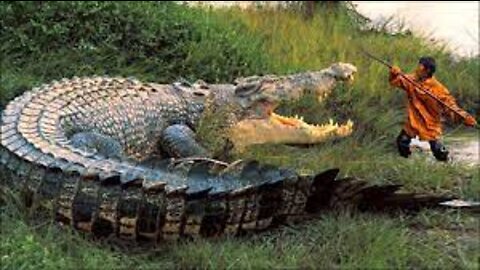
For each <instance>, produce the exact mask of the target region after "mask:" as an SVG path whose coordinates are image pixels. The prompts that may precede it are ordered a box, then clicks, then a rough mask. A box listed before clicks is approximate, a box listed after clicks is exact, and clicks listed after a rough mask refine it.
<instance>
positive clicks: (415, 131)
mask: <svg viewBox="0 0 480 270" xmlns="http://www.w3.org/2000/svg"><path fill="white" fill-rule="evenodd" d="M435 70H436V64H435V60H434V59H433V58H431V57H422V58H420V60H419V63H418V66H417V69H416V70H415V72H414V73H413V74H407V75H405V76H406V77H408V78H409V79H410V80H412V81H414V82H416V83H417V84H420V85H421V86H422V89H426V90H428V91H429V92H430V93H431V94H433V95H434V96H435V97H437V98H438V99H440V100H441V101H443V103H445V104H447V105H449V106H450V107H452V108H454V109H455V110H456V111H457V112H458V113H459V114H460V115H462V117H459V116H458V115H457V114H455V113H454V112H453V111H451V110H450V109H448V108H446V107H445V106H444V105H442V104H440V103H439V102H438V101H436V100H435V99H433V98H432V97H430V96H429V95H427V94H424V93H422V92H421V90H420V91H417V90H416V88H415V86H414V85H413V84H412V83H411V82H409V81H408V80H406V79H405V78H403V77H402V76H400V74H401V70H400V68H399V67H397V66H393V67H392V68H391V69H390V77H389V81H390V84H391V85H392V86H395V87H399V88H402V89H403V90H405V92H406V93H407V98H408V101H407V120H406V122H405V125H404V127H403V129H402V131H401V132H400V135H398V137H397V147H398V151H399V153H400V155H401V156H403V157H406V158H407V157H408V156H410V154H411V152H410V142H411V139H412V138H414V137H415V136H418V137H419V139H420V140H425V141H428V142H429V143H430V149H431V151H432V153H433V155H434V156H435V158H436V159H437V160H440V161H447V160H448V150H447V149H446V148H445V146H443V145H442V143H441V142H440V137H441V135H442V123H441V116H442V115H443V114H446V115H447V116H448V117H449V118H450V119H452V120H453V121H458V120H460V119H462V120H463V123H464V124H465V125H466V126H472V127H473V126H475V125H476V123H477V122H476V120H475V118H474V117H473V116H471V115H470V114H468V113H467V112H465V111H464V110H462V109H461V108H460V107H459V106H458V105H457V104H456V101H455V98H453V97H452V96H451V95H450V93H449V91H448V89H447V88H446V87H445V86H443V85H442V84H441V83H440V82H439V81H438V80H437V79H436V78H435V77H434V76H433V74H434V73H435Z"/></svg>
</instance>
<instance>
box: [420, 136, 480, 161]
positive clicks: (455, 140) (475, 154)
mask: <svg viewBox="0 0 480 270" xmlns="http://www.w3.org/2000/svg"><path fill="white" fill-rule="evenodd" d="M442 141H443V143H444V145H445V146H446V147H447V149H448V150H449V151H450V157H451V161H450V162H452V163H457V164H461V165H466V166H479V165H480V132H478V131H461V132H451V133H448V132H447V133H446V134H445V136H444V138H443V140H442ZM411 148H412V150H414V151H420V152H424V153H423V154H425V155H427V156H431V155H430V152H429V151H430V145H429V144H428V142H425V141H419V140H417V139H413V140H412V143H411ZM432 158H433V157H432Z"/></svg>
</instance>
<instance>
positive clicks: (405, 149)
mask: <svg viewBox="0 0 480 270" xmlns="http://www.w3.org/2000/svg"><path fill="white" fill-rule="evenodd" d="M411 141H412V138H411V137H410V136H408V135H407V133H406V132H405V131H404V130H402V131H401V132H400V134H399V135H398V137H397V147H398V152H399V153H400V155H401V156H402V157H404V158H408V157H409V156H410V155H411V154H412V152H411V151H410V142H411Z"/></svg>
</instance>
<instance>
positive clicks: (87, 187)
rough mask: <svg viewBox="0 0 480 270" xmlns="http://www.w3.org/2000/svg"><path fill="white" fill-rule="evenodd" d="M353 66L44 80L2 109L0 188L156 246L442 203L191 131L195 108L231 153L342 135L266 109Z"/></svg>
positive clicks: (348, 74)
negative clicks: (326, 216) (272, 160)
mask: <svg viewBox="0 0 480 270" xmlns="http://www.w3.org/2000/svg"><path fill="white" fill-rule="evenodd" d="M356 71H357V70H356V68H355V67H354V66H353V65H351V64H345V63H336V64H333V65H331V66H330V67H328V68H325V69H322V70H320V71H312V72H303V73H298V74H292V75H286V76H275V75H266V76H252V77H246V78H239V79H238V80H236V81H235V82H234V83H232V84H207V83H205V82H202V81H197V82H195V83H194V84H192V85H189V84H186V83H173V84H156V83H143V82H140V81H138V80H135V79H130V78H117V77H114V78H112V77H84V78H78V77H74V78H72V79H62V80H60V81H54V82H52V83H49V84H45V85H42V86H40V87H38V88H34V89H32V90H31V91H28V92H25V93H24V94H23V95H21V96H18V97H17V98H15V99H14V100H13V101H11V102H10V103H9V104H8V105H7V106H6V108H5V110H4V111H3V113H2V119H1V146H0V164H1V166H2V172H4V175H3V177H2V183H1V187H2V190H4V191H5V190H6V189H7V188H8V189H10V188H12V189H16V190H19V191H20V193H21V194H22V198H23V199H24V201H25V203H26V205H27V206H28V207H30V208H32V209H38V210H41V209H44V210H47V212H48V213H50V214H53V215H54V216H55V219H56V220H58V221H60V222H62V223H63V224H69V225H71V226H73V227H74V228H75V229H78V230H81V231H86V232H91V233H93V234H94V235H97V236H109V235H114V236H118V237H120V238H126V239H134V240H140V239H144V240H150V241H155V242H157V241H162V240H170V239H177V238H185V237H186V238H190V237H197V236H205V237H208V236H214V235H237V234H240V233H242V232H248V231H258V230H263V229H267V228H270V227H271V226H273V225H275V224H281V223H283V222H288V221H290V220H295V219H301V218H302V217H305V216H308V215H310V214H316V213H319V212H320V211H321V210H322V209H328V208H333V207H338V206H352V207H356V208H360V209H386V208H397V207H401V208H412V207H418V206H421V205H436V204H437V203H438V202H440V201H444V200H447V199H451V198H445V197H443V196H433V195H432V196H419V195H417V194H405V193H398V192H397V191H398V190H399V188H400V186H399V185H384V186H378V185H369V184H368V183H367V182H366V181H363V180H359V179H354V178H345V179H337V175H338V173H339V169H337V168H332V169H329V170H326V171H323V172H319V173H316V174H312V175H303V174H299V173H297V172H295V171H294V170H293V169H290V168H281V167H276V166H272V165H268V164H261V163H259V162H256V161H237V162H230V163H229V162H224V161H220V160H218V159H216V158H215V157H214V156H212V154H211V153H209V151H208V150H207V149H206V148H205V147H203V146H202V142H201V141H198V140H197V138H196V134H195V132H196V129H197V128H198V123H199V121H200V119H201V117H202V115H203V114H204V113H205V112H206V111H212V110H211V109H212V108H213V111H215V109H219V108H225V107H229V106H230V107H231V108H232V111H231V113H226V114H225V115H223V116H224V118H225V119H226V122H227V123H228V124H227V125H226V126H225V127H226V134H227V137H229V142H230V143H231V145H232V146H233V149H240V150H241V149H243V148H245V147H246V146H248V145H252V144H259V143H299V144H303V143H305V144H312V143H320V142H323V141H325V140H328V139H329V138H335V137H338V136H348V135H349V134H350V133H351V131H352V123H351V122H348V123H346V124H345V125H338V124H333V123H330V124H322V125H313V124H312V125H310V124H307V123H305V122H304V121H302V120H301V119H299V118H289V117H284V116H281V115H278V114H276V113H274V112H273V109H274V108H275V107H276V106H277V105H278V104H279V102H281V101H285V100H291V99H295V98H298V97H301V96H303V95H305V94H307V92H308V93H313V96H316V97H317V98H318V99H319V100H321V99H322V98H324V97H325V95H327V94H328V93H330V92H331V91H332V90H333V89H334V88H335V86H336V85H337V83H338V82H349V81H352V79H353V76H354V74H355V73H356ZM272 133H273V134H275V136H272ZM292 138H293V139H292Z"/></svg>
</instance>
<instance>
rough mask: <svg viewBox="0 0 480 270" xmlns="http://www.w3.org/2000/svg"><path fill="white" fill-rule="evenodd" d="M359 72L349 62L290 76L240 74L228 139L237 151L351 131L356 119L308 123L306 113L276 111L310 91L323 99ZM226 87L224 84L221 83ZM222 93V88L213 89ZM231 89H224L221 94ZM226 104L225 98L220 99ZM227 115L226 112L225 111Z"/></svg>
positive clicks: (230, 100)
mask: <svg viewBox="0 0 480 270" xmlns="http://www.w3.org/2000/svg"><path fill="white" fill-rule="evenodd" d="M356 72H357V69H356V67H355V66H353V65H351V64H348V63H335V64H333V65H331V66H330V67H328V68H326V69H323V70H320V71H312V72H304V73H297V74H292V75H289V76H275V75H267V76H261V77H260V76H252V77H247V78H239V79H237V80H236V81H235V84H234V85H233V86H232V87H231V91H230V92H231V95H229V97H228V98H225V97H223V98H222V99H221V100H223V101H225V100H228V104H231V103H235V104H236V105H237V107H238V108H239V110H237V111H236V112H235V119H236V120H235V121H231V122H232V123H233V124H231V125H230V126H229V129H228V135H227V136H228V139H229V140H230V141H231V142H232V143H233V145H234V148H235V149H236V150H237V151H242V150H243V149H245V148H246V147H247V146H250V145H254V144H299V145H301V144H316V143H321V142H324V141H326V140H328V139H333V138H338V137H345V136H348V135H350V134H351V132H352V127H353V122H352V121H350V120H349V121H347V122H346V123H344V124H337V123H333V121H330V122H329V123H317V124H314V123H307V122H305V121H303V117H298V116H296V117H287V116H282V115H279V114H277V113H275V109H276V108H277V107H278V106H279V104H281V103H282V102H289V101H293V100H297V99H299V98H301V97H302V96H305V95H309V96H313V97H315V98H316V99H317V100H318V101H319V102H322V101H323V100H324V99H325V98H326V97H327V96H328V95H329V94H330V93H331V92H332V90H333V89H335V87H336V86H337V84H338V83H348V84H350V83H352V82H353V80H354V76H355V74H356ZM219 88H221V89H224V90H225V87H219ZM214 92H216V93H217V94H220V92H221V91H214ZM228 92H229V91H223V92H222V94H223V95H225V93H228ZM218 104H222V106H223V105H225V102H220V103H217V105H218ZM224 116H227V115H226V114H224Z"/></svg>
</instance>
